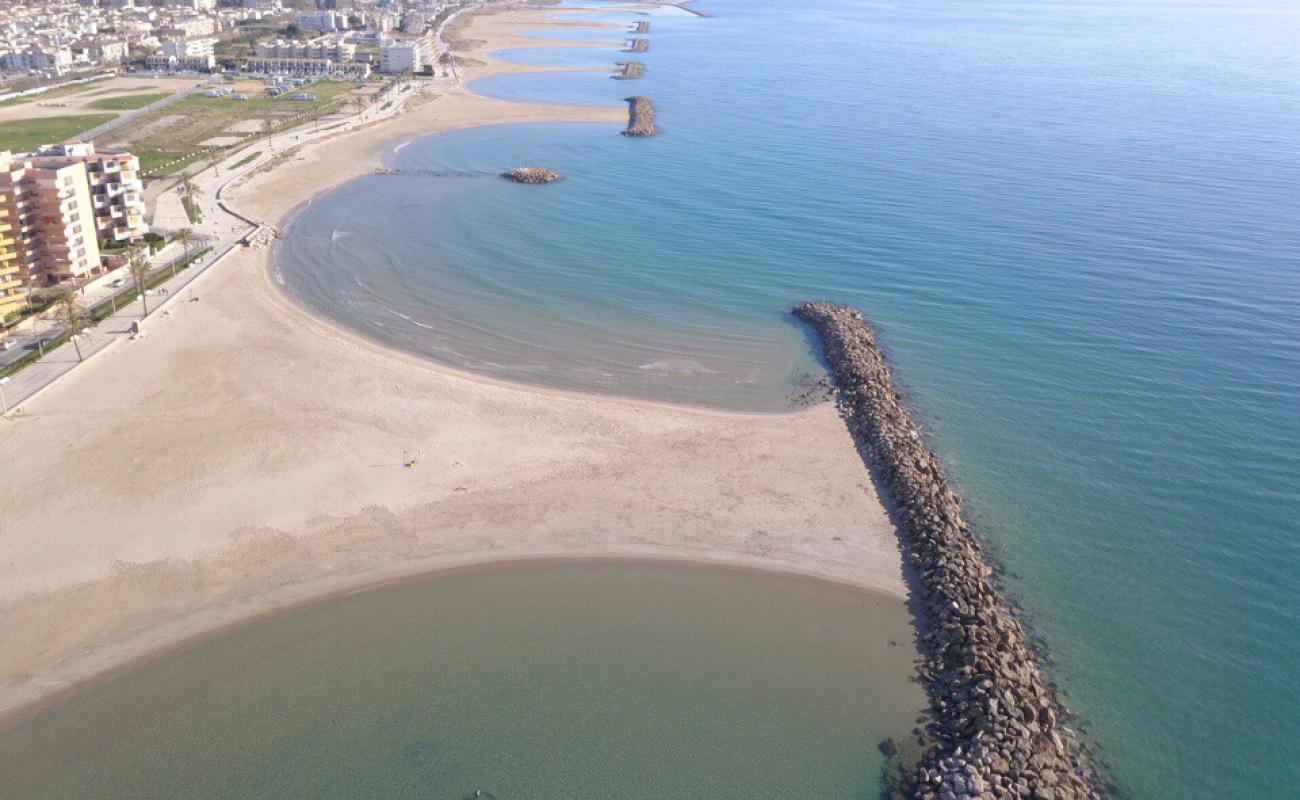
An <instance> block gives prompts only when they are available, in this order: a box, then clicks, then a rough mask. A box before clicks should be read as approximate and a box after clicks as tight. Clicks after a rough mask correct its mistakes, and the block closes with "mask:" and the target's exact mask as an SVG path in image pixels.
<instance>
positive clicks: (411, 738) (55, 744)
mask: <svg viewBox="0 0 1300 800" xmlns="http://www.w3.org/2000/svg"><path fill="white" fill-rule="evenodd" d="M909 636H910V632H909V621H908V617H907V613H906V610H905V608H904V605H903V603H902V601H900V600H890V599H885V598H883V597H879V596H874V595H869V594H865V593H863V592H858V591H854V590H851V589H846V588H841V587H838V586H834V585H831V584H827V583H822V582H820V581H812V580H807V579H803V578H792V577H787V576H780V575H770V574H759V573H752V572H742V571H736V570H725V569H717V568H704V567H688V566H681V565H664V564H647V563H636V562H627V561H621V562H594V563H590V562H589V563H564V562H551V563H533V564H512V565H495V566H488V567H483V568H476V569H468V570H460V571H457V572H451V573H445V574H435V575H432V576H428V577H426V578H421V579H419V580H414V581H409V582H404V583H400V584H396V585H391V586H386V587H382V588H379V589H376V590H371V591H368V592H363V593H360V594H354V595H351V596H347V597H339V598H335V599H333V600H330V601H327V602H324V603H320V604H317V605H314V606H311V607H308V608H305V609H301V610H298V611H294V612H291V613H288V614H284V615H281V616H279V617H276V618H273V619H271V620H267V621H262V622H259V623H256V624H253V625H249V626H244V627H242V628H239V629H236V630H234V631H230V632H227V633H223V634H220V635H218V636H215V637H212V638H210V639H207V640H204V641H200V642H196V643H192V644H191V645H189V646H187V647H184V648H182V649H181V650H179V651H177V652H174V653H170V654H167V655H165V656H163V657H162V658H160V659H158V660H157V661H156V662H154V663H152V664H150V665H148V666H146V667H144V668H143V669H137V670H134V671H132V672H130V673H127V674H125V675H122V676H120V677H118V678H114V679H112V680H110V681H108V682H107V683H105V684H104V685H102V686H99V687H96V688H95V689H94V690H93V691H89V692H86V693H84V694H81V695H77V696H74V697H72V698H71V699H69V700H67V701H64V702H61V703H58V704H56V705H55V706H53V707H51V708H48V709H46V710H45V712H44V713H42V714H41V715H40V716H38V717H36V718H35V719H33V720H32V721H31V722H29V723H27V724H25V725H22V726H20V727H17V728H15V729H13V730H11V731H8V732H5V731H3V730H0V796H3V797H5V798H14V800H20V799H21V800H88V799H89V798H96V800H143V798H159V799H160V800H161V799H162V798H169V799H171V798H176V799H177V800H179V799H180V798H195V799H196V800H197V799H198V798H203V800H252V799H253V798H256V799H257V800H363V798H375V800H380V799H381V798H382V800H405V799H406V798H410V800H462V798H466V797H470V796H472V793H473V792H474V790H475V789H481V790H483V791H484V792H487V793H489V795H490V796H494V797H496V798H499V800H511V799H512V798H538V799H539V800H544V799H546V798H556V799H557V800H558V799H560V798H574V800H579V799H581V798H626V800H641V799H642V798H644V799H645V800H651V799H654V800H658V799H659V798H669V797H670V798H683V800H685V799H686V798H698V800H713V799H714V798H723V797H728V798H763V797H771V798H784V797H819V798H829V797H843V798H853V799H854V800H859V799H860V800H867V799H868V798H875V797H879V796H880V787H881V777H882V768H883V766H884V764H883V758H882V756H881V754H880V751H879V749H878V746H879V744H880V742H881V741H882V740H883V739H884V738H886V737H889V736H900V735H906V732H907V730H908V729H909V728H910V727H911V724H912V718H913V717H914V716H915V715H916V714H917V712H918V710H919V709H920V708H921V707H922V706H923V705H924V699H923V695H922V693H921V690H920V688H919V687H918V686H917V685H916V684H912V683H909V682H908V681H907V672H908V667H909V665H910V664H911V659H912V657H913V656H914V655H915V650H913V649H912V648H910V647H908V646H907V644H906V643H907V642H908V641H909ZM890 640H894V641H897V642H901V644H899V645H897V646H888V645H883V643H885V642H888V641H890ZM882 645H883V646H882Z"/></svg>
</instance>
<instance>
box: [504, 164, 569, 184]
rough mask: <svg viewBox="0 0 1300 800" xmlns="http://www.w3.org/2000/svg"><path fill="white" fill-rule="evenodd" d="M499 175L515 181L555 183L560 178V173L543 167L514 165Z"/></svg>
mask: <svg viewBox="0 0 1300 800" xmlns="http://www.w3.org/2000/svg"><path fill="white" fill-rule="evenodd" d="M501 177H503V178H505V179H506V180H511V181H514V182H515V183H555V182H556V181H558V180H559V179H560V173H558V172H553V171H552V170H549V169H546V168H545V167H515V168H514V169H512V170H510V171H509V172H503V173H501Z"/></svg>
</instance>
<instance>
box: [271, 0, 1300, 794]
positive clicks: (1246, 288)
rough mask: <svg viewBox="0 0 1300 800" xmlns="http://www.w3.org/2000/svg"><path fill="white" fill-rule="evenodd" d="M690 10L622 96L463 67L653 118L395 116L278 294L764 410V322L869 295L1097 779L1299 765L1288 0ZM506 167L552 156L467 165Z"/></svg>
mask: <svg viewBox="0 0 1300 800" xmlns="http://www.w3.org/2000/svg"><path fill="white" fill-rule="evenodd" d="M705 7H706V8H708V9H709V10H711V11H713V12H714V13H715V14H716V16H714V17H713V18H711V19H699V18H695V17H691V16H688V15H663V16H656V17H655V18H654V19H653V30H652V32H651V34H649V36H648V37H647V38H649V39H650V40H651V48H650V51H649V52H647V53H645V54H643V55H641V56H638V60H642V61H644V62H645V63H646V64H647V67H648V74H647V78H646V79H645V80H644V81H641V82H638V83H637V84H635V85H632V84H626V83H622V82H617V81H611V80H609V79H608V78H607V77H606V76H604V75H599V74H590V75H578V76H563V77H561V76H515V77H502V78H495V79H492V80H491V81H490V82H489V81H483V82H481V83H479V84H476V86H475V88H476V90H479V91H482V92H484V93H485V94H492V95H493V96H497V97H510V98H512V99H523V100H530V99H531V100H538V101H548V102H557V101H558V102H575V103H594V104H605V105H608V104H612V103H617V102H618V101H619V99H620V98H621V97H622V96H624V95H625V94H630V93H632V92H633V91H635V92H637V93H643V94H647V95H649V96H651V97H653V98H654V99H655V102H656V106H657V110H658V117H659V119H660V120H661V122H662V127H663V133H662V135H661V136H659V137H657V138H655V139H652V140H648V141H629V140H626V139H624V138H623V137H620V136H618V135H617V132H616V131H614V130H606V129H605V128H603V127H601V126H533V127H520V128H499V129H485V130H481V131H474V132H466V133H458V134H451V135H448V136H444V137H437V138H434V139H428V140H424V141H417V142H414V143H412V144H411V145H410V146H409V147H407V148H405V149H404V150H403V151H402V152H401V153H400V154H399V155H398V157H397V159H396V161H397V163H398V165H399V166H401V167H402V168H403V169H408V168H409V169H411V170H412V174H411V175H410V176H402V177H398V178H391V179H388V178H375V179H369V178H367V179H365V180H363V181H360V182H358V183H356V184H353V185H351V186H349V187H347V188H345V189H343V190H341V191H340V192H339V193H337V194H336V195H334V196H332V197H331V198H327V199H323V200H321V201H319V202H318V203H316V204H315V205H314V206H313V207H312V208H311V209H310V213H305V214H304V215H303V216H302V218H301V219H300V220H299V221H298V222H297V223H296V224H295V227H294V229H293V230H292V231H291V233H290V237H289V241H288V242H287V244H286V248H285V256H286V257H285V260H284V264H283V269H284V272H285V275H286V279H287V281H288V283H289V285H290V289H291V291H293V292H294V293H296V294H298V295H299V296H300V297H301V298H303V299H304V300H305V301H306V302H307V303H308V304H309V305H312V306H314V307H316V308H317V309H318V310H319V311H321V312H322V313H324V314H326V315H327V316H330V317H331V318H333V319H335V320H336V321H338V322H340V323H341V324H344V325H347V326H350V327H352V328H354V329H356V330H359V331H362V332H365V333H367V334H369V335H372V336H374V337H376V338H378V339H380V340H383V341H385V342H388V343H390V344H394V345H396V346H400V347H406V348H408V349H410V350H413V351H415V352H422V353H425V354H426V355H429V356H431V357H434V358H437V359H439V360H443V361H446V362H449V363H453V364H457V365H459V366H464V367H468V368H471V369H475V370H480V371H483V372H487V373H489V374H495V375H500V376H505V377H511V378H520V379H524V380H529V381H533V382H538V383H544V384H548V385H558V386H564V387H567V388H580V389H587V390H597V391H609V392H614V393H619V394H631V395H636V396H645V397H653V398H657V399H670V400H679V401H683V402H691V403H701V404H707V405H714V406H723V407H730V408H741V409H767V410H775V409H779V408H782V407H783V406H784V404H785V398H786V396H787V395H788V387H789V384H790V382H791V381H793V380H795V379H797V378H798V376H799V375H801V374H803V373H805V372H816V371H817V370H818V366H817V364H816V360H815V359H814V358H813V357H812V354H811V352H810V349H809V347H808V342H807V339H806V338H805V337H804V335H803V334H802V332H801V331H799V330H798V329H796V328H794V327H793V326H792V325H791V324H790V323H789V321H788V319H787V318H786V317H785V316H784V311H785V310H786V309H787V308H788V307H789V306H790V305H792V304H793V303H795V302H798V301H800V300H804V299H808V298H822V299H830V300H835V301H840V302H847V303H852V304H854V305H857V306H859V307H860V308H862V309H863V310H864V312H865V313H866V314H867V315H868V316H869V317H870V318H872V319H874V320H876V321H877V322H878V323H879V325H880V327H881V331H882V339H883V342H884V344H885V345H886V347H887V348H888V350H889V352H890V355H891V357H892V359H893V361H894V363H895V364H896V366H897V367H898V370H899V374H900V376H901V378H902V380H903V381H904V382H905V383H906V385H907V387H908V389H909V391H910V393H911V396H912V399H913V401H914V402H915V404H916V405H917V407H918V408H919V409H920V412H921V414H922V416H923V417H924V419H925V420H926V422H927V425H928V428H929V430H930V433H931V435H932V437H933V439H934V442H935V444H936V445H937V447H938V448H939V450H940V452H941V453H942V455H943V456H944V458H945V459H946V460H947V461H948V463H949V465H950V467H951V469H952V471H953V473H954V476H955V478H956V480H957V482H958V484H959V486H960V487H961V489H962V490H963V492H964V494H965V495H966V498H967V505H968V508H969V509H970V510H971V511H972V513H973V514H974V515H975V516H976V519H977V522H978V524H979V528H980V530H981V532H982V534H983V535H984V537H985V538H986V540H987V541H988V542H989V544H990V547H991V549H992V550H993V552H994V553H995V554H996V556H997V557H998V558H999V559H1000V560H1001V561H1002V563H1003V564H1004V566H1005V567H1006V569H1007V572H1008V576H1009V580H1010V587H1011V591H1012V593H1013V594H1014V595H1015V597H1016V598H1017V599H1018V600H1019V601H1021V602H1022V603H1023V605H1024V606H1025V607H1026V608H1027V610H1028V615H1029V618H1030V620H1031V621H1032V622H1033V624H1034V628H1035V631H1036V633H1037V634H1038V635H1040V636H1041V637H1042V638H1043V639H1044V641H1045V642H1046V644H1047V645H1048V647H1049V648H1050V650H1051V652H1052V653H1053V654H1054V655H1055V656H1056V659H1057V663H1056V667H1055V668H1054V674H1055V676H1056V677H1057V678H1058V679H1059V680H1060V681H1061V683H1062V686H1063V688H1064V689H1065V690H1066V692H1067V694H1068V698H1069V701H1070V703H1071V704H1072V705H1074V706H1076V707H1077V708H1078V709H1079V711H1080V712H1081V714H1082V722H1083V723H1084V724H1085V726H1086V729H1087V731H1088V735H1089V737H1090V738H1091V739H1092V740H1093V741H1094V742H1095V743H1096V744H1097V745H1098V747H1099V750H1100V753H1101V755H1102V756H1103V758H1104V759H1105V761H1106V762H1107V763H1108V765H1109V766H1110V768H1111V769H1112V771H1113V774H1114V776H1115V778H1116V779H1117V780H1118V781H1119V782H1120V784H1121V785H1122V786H1123V787H1125V788H1126V790H1127V791H1128V792H1130V793H1131V794H1133V795H1135V796H1139V797H1144V798H1147V797H1150V798H1163V797H1171V798H1172V797H1184V796H1214V797H1251V796H1256V797H1262V796H1271V795H1274V794H1275V793H1276V792H1275V790H1276V788H1277V787H1278V786H1282V785H1295V784H1297V782H1300V765H1298V764H1297V762H1296V761H1295V759H1294V758H1293V757H1292V753H1291V750H1292V747H1291V744H1292V743H1293V742H1295V741H1297V740H1300V715H1298V714H1297V713H1295V712H1296V709H1300V669H1298V668H1297V666H1296V665H1297V664H1300V582H1298V581H1297V580H1296V577H1295V576H1296V575H1297V574H1300V531H1297V523H1296V520H1298V519H1300V488H1297V487H1298V486H1300V414H1298V413H1296V410H1297V409H1300V229H1297V227H1296V226H1295V220H1296V219H1297V218H1300V193H1297V192H1296V191H1295V187H1296V186H1298V185H1300V134H1298V133H1297V130H1298V129H1297V127H1296V126H1295V120H1297V119H1300V100H1298V98H1300V91H1297V89H1298V88H1300V51H1297V49H1296V48H1295V46H1294V43H1295V41H1297V40H1298V39H1300V9H1298V8H1297V7H1296V6H1295V5H1294V4H1291V3H1285V2H1278V1H1276V0H1255V1H1252V2H1240V3H1233V4H1231V5H1216V4H1204V3H1197V2H1191V1H1190V0H1188V1H1187V2H1182V1H1179V0H1176V1H1174V2H1140V1H1139V0H1108V1H1107V2H1099V1H1096V0H1094V1H1092V2H1081V3H1071V4H1059V3H1046V2H1029V3H1011V2H993V3H989V2H973V0H935V1H934V2H924V3H914V4H907V5H899V4H895V3H878V2H866V3H862V2H853V3H850V2H838V1H837V0H827V1H826V2H819V3H816V4H807V3H794V2H792V1H791V2H785V1H784V0H771V1H770V2H764V3H761V4H753V3H740V2H734V1H733V0H711V2H708V3H706V4H705ZM626 19H630V18H626ZM555 33H556V32H550V33H548V34H547V35H548V36H552V35H554V34H555ZM588 55H589V54H585V53H584V54H579V55H575V58H582V59H586V58H588ZM548 58H551V59H557V60H556V62H555V63H562V59H560V58H559V56H558V55H556V54H550V55H548ZM522 163H540V164H542V165H545V166H552V167H554V168H557V169H559V171H561V172H563V173H565V175H566V178H565V180H564V181H562V182H561V183H559V184H556V185H553V186H548V187H516V186H510V185H507V184H503V183H500V182H498V181H496V180H495V179H494V178H493V177H492V175H494V174H495V173H496V172H498V171H500V170H501V169H503V168H507V167H511V166H515V165H517V164H522ZM421 171H423V172H421ZM440 175H443V176H446V177H438V176H440ZM408 177H409V180H408ZM380 180H389V181H393V182H392V183H388V184H383V185H381V184H380V183H378V181H380ZM402 181H407V182H406V183H402ZM389 193H391V194H392V196H391V197H383V196H384V195H385V194H389ZM377 198H383V199H377ZM371 208H382V209H383V214H382V215H381V214H380V213H373V214H370V209H371ZM368 215H369V216H368ZM381 217H382V218H381ZM358 221H361V222H362V223H363V224H357V222H358ZM336 232H339V233H338V235H339V237H340V238H338V239H335V238H334V236H335V233H336ZM327 242H328V243H331V244H332V245H333V247H334V248H335V249H333V250H331V249H330V246H329V245H327ZM339 242H345V243H347V245H346V246H341V245H339V244H338V243H339ZM354 280H356V281H361V282H362V283H364V284H365V285H364V287H362V288H361V289H360V290H353V289H352V288H351V285H350V283H349V282H350V281H354ZM394 311H396V312H397V313H399V314H402V315H404V316H406V317H410V318H411V320H409V321H404V320H403V319H402V318H401V317H398V316H395V315H394V314H393V313H392V312H394ZM422 326H423V327H422Z"/></svg>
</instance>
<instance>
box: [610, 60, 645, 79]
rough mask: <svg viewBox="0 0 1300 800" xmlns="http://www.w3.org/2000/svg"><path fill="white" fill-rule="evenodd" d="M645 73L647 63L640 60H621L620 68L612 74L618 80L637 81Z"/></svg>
mask: <svg viewBox="0 0 1300 800" xmlns="http://www.w3.org/2000/svg"><path fill="white" fill-rule="evenodd" d="M644 75H645V64H642V63H641V62H640V61H623V62H619V64H618V69H617V70H615V72H614V74H613V75H611V76H610V77H612V78H613V79H614V80H616V81H636V80H640V79H641V78H642V76H644Z"/></svg>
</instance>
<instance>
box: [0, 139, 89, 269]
mask: <svg viewBox="0 0 1300 800" xmlns="http://www.w3.org/2000/svg"><path fill="white" fill-rule="evenodd" d="M0 196H3V197H4V198H5V200H4V207H5V209H6V211H7V212H8V215H7V218H8V219H10V220H12V222H11V223H10V224H11V225H13V239H14V246H15V251H16V252H17V255H18V259H17V261H18V264H19V272H20V275H21V280H23V281H24V282H26V283H29V284H31V285H34V286H39V285H49V284H53V283H58V282H59V281H63V280H67V279H69V278H76V277H80V276H83V275H86V274H87V273H89V272H90V271H91V270H93V269H95V268H97V267H98V266H99V242H98V241H97V237H96V225H95V214H94V205H93V201H92V199H91V193H90V183H89V181H88V180H87V177H86V167H85V165H84V164H82V163H81V162H75V163H67V164H50V165H47V166H37V165H35V164H33V163H32V161H31V160H29V159H27V158H26V157H21V156H20V157H17V158H15V157H14V156H13V155H12V154H11V153H10V152H9V151H7V150H5V151H0Z"/></svg>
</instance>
